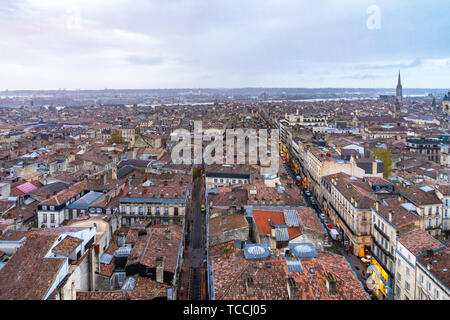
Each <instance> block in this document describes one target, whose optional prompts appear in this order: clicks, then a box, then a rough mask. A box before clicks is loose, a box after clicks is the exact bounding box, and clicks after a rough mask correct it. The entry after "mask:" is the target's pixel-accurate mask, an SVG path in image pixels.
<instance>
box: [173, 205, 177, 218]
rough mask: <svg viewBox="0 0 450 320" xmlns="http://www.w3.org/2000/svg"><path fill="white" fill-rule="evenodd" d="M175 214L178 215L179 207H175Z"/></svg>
mask: <svg viewBox="0 0 450 320" xmlns="http://www.w3.org/2000/svg"><path fill="white" fill-rule="evenodd" d="M173 215H174V216H178V207H175V208H173Z"/></svg>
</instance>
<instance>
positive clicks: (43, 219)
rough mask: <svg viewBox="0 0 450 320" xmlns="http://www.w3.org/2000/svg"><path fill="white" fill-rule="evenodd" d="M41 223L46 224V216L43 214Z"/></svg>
mask: <svg viewBox="0 0 450 320" xmlns="http://www.w3.org/2000/svg"><path fill="white" fill-rule="evenodd" d="M42 222H43V223H47V214H45V213H44V214H43V215H42Z"/></svg>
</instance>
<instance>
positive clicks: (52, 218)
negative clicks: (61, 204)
mask: <svg viewBox="0 0 450 320" xmlns="http://www.w3.org/2000/svg"><path fill="white" fill-rule="evenodd" d="M50 223H55V214H54V213H51V214H50Z"/></svg>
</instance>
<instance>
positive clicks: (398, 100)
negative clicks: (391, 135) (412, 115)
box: [394, 70, 403, 116]
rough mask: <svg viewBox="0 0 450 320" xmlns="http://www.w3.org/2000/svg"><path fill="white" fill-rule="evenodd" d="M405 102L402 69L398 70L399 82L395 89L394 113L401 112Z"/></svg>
mask: <svg viewBox="0 0 450 320" xmlns="http://www.w3.org/2000/svg"><path fill="white" fill-rule="evenodd" d="M402 102H403V89H402V82H401V80H400V70H398V82H397V89H396V91H395V104H394V114H395V115H396V116H397V115H398V114H399V113H400V110H401V107H402Z"/></svg>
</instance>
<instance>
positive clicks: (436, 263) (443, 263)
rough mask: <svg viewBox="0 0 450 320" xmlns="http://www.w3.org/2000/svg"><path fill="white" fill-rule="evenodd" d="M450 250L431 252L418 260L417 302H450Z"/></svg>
mask: <svg viewBox="0 0 450 320" xmlns="http://www.w3.org/2000/svg"><path fill="white" fill-rule="evenodd" d="M449 266H450V248H445V249H443V250H439V251H429V252H428V253H427V254H422V255H421V256H420V257H419V258H418V259H417V269H416V287H415V299H416V300H450V278H449V276H448V267H449Z"/></svg>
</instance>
